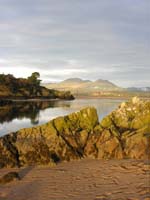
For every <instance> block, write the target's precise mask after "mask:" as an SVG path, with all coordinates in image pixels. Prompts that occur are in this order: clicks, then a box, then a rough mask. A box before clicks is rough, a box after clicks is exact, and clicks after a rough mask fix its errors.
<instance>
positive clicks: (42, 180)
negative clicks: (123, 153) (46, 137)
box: [0, 159, 150, 200]
mask: <svg viewBox="0 0 150 200" xmlns="http://www.w3.org/2000/svg"><path fill="white" fill-rule="evenodd" d="M10 171H18V172H19V175H20V177H21V180H16V181H13V182H11V183H8V184H5V185H1V186H0V200H80V199H84V200H97V199H101V200H102V199H103V200H149V199H150V179H149V178H150V177H149V172H150V171H149V163H148V161H138V160H90V159H83V160H80V161H72V162H69V163H60V164H58V165H57V166H54V167H48V166H44V167H43V166H39V167H37V166H36V167H33V166H31V167H26V168H21V169H17V168H13V169H1V170H0V177H1V176H3V175H4V174H6V173H8V172H10Z"/></svg>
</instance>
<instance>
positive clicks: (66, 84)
mask: <svg viewBox="0 0 150 200" xmlns="http://www.w3.org/2000/svg"><path fill="white" fill-rule="evenodd" d="M44 86H45V87H47V88H49V89H52V88H53V89H57V90H62V91H66V90H69V91H71V92H72V93H73V94H80V95H82V94H89V93H90V94H93V93H97V92H103V91H121V90H123V88H120V87H118V86H117V85H115V84H114V83H111V82H110V81H108V80H102V79H98V80H96V81H90V80H82V79H80V78H70V79H66V80H64V81H62V82H59V83H47V84H44Z"/></svg>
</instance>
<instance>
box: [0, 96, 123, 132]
mask: <svg viewBox="0 0 150 200" xmlns="http://www.w3.org/2000/svg"><path fill="white" fill-rule="evenodd" d="M121 102H122V100H114V99H113V100H112V99H76V100H74V101H60V100H57V101H16V102H13V103H11V104H7V105H3V106H2V105H0V136H2V135H5V134H6V133H9V132H12V131H17V130H19V129H21V128H25V127H31V126H35V125H39V124H43V123H45V122H48V121H49V120H51V119H53V118H55V117H58V116H64V115H67V114H69V113H72V112H74V111H78V110H80V109H81V108H83V107H87V106H94V107H95V108H96V109H97V112H98V116H99V119H100V120H101V119H102V118H103V117H104V116H106V115H107V114H109V113H110V112H111V111H112V110H114V109H115V108H117V106H118V105H119V104H120V103H121Z"/></svg>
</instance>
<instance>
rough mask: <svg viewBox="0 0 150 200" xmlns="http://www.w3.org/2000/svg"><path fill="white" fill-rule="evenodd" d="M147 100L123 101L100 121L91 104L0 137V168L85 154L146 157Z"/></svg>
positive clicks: (149, 134)
mask: <svg viewBox="0 0 150 200" xmlns="http://www.w3.org/2000/svg"><path fill="white" fill-rule="evenodd" d="M149 149H150V102H148V101H140V100H139V99H135V98H134V99H132V100H131V101H129V102H125V103H122V104H121V105H120V106H119V108H118V109H116V110H115V111H113V112H112V113H110V115H108V116H107V117H105V118H104V119H103V120H102V121H101V122H100V123H99V121H98V116H97V111H96V109H95V108H93V107H88V108H85V109H82V110H81V111H80V112H76V113H72V114H70V115H67V116H65V117H58V118H56V119H54V120H52V121H50V122H48V123H46V124H44V125H41V126H37V127H33V128H26V129H22V130H20V131H18V132H15V133H11V134H9V135H6V136H3V137H1V138H0V167H8V166H9V167H14V166H25V165H41V164H42V165H47V164H49V165H53V164H56V163H59V162H61V161H70V160H77V159H81V158H85V157H90V158H97V159H112V158H115V159H122V158H136V159H148V155H149Z"/></svg>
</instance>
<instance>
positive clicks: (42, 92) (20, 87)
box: [0, 73, 74, 99]
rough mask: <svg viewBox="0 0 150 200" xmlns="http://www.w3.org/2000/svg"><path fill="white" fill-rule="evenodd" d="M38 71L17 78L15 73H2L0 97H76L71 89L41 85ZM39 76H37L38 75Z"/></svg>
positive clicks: (0, 75)
mask: <svg viewBox="0 0 150 200" xmlns="http://www.w3.org/2000/svg"><path fill="white" fill-rule="evenodd" d="M37 75H38V73H33V74H32V75H31V76H30V77H28V78H27V79H25V78H15V77H14V76H13V75H11V74H8V75H4V74H0V99H6V98H17V99H18V98H50V99H53V98H54V99H55V98H60V99H74V97H73V96H72V95H71V93H70V92H69V91H65V92H63V91H57V90H54V89H47V88H45V87H44V86H40V81H41V80H39V79H38V76H37ZM36 76H37V77H36Z"/></svg>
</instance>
